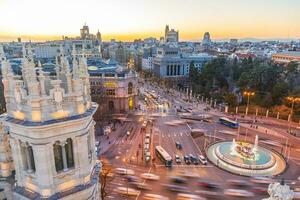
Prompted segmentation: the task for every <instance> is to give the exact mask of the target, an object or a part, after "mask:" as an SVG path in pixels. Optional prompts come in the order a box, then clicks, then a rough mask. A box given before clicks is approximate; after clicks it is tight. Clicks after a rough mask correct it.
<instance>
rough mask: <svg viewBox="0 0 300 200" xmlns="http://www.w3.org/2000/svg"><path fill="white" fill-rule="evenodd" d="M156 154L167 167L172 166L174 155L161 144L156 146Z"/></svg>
mask: <svg viewBox="0 0 300 200" xmlns="http://www.w3.org/2000/svg"><path fill="white" fill-rule="evenodd" d="M155 154H156V156H157V157H158V158H159V159H160V160H161V161H162V162H163V163H164V164H165V166H166V167H172V157H171V156H170V154H168V152H166V150H164V148H162V147H161V146H156V147H155Z"/></svg>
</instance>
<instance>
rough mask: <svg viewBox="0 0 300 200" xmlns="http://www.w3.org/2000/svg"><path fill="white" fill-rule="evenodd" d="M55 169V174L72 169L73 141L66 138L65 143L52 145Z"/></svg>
mask: <svg viewBox="0 0 300 200" xmlns="http://www.w3.org/2000/svg"><path fill="white" fill-rule="evenodd" d="M53 152H54V161H55V168H56V171H57V172H60V171H62V170H63V171H67V170H68V169H69V168H73V167H74V156H73V141H72V139H71V138H68V139H67V140H66V141H65V142H59V141H57V142H55V144H54V145H53Z"/></svg>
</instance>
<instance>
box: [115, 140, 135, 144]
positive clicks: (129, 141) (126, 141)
mask: <svg viewBox="0 0 300 200" xmlns="http://www.w3.org/2000/svg"><path fill="white" fill-rule="evenodd" d="M133 143H134V140H133V139H132V140H125V139H117V140H114V141H113V142H112V144H130V145H131V144H133Z"/></svg>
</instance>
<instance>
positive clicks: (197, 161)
mask: <svg viewBox="0 0 300 200" xmlns="http://www.w3.org/2000/svg"><path fill="white" fill-rule="evenodd" d="M192 163H193V164H194V165H199V160H198V158H196V157H193V159H192Z"/></svg>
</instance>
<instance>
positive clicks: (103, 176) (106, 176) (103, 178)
mask: <svg viewBox="0 0 300 200" xmlns="http://www.w3.org/2000/svg"><path fill="white" fill-rule="evenodd" d="M111 174H112V167H111V165H110V164H108V163H107V162H103V165H102V169H101V172H100V174H99V180H100V195H101V199H102V200H104V198H105V197H106V196H107V191H106V186H107V183H108V182H109V181H112V180H113V177H112V176H110V175H111Z"/></svg>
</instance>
